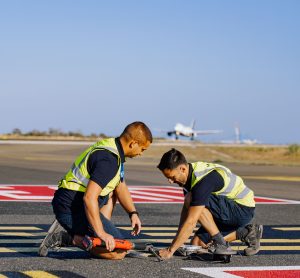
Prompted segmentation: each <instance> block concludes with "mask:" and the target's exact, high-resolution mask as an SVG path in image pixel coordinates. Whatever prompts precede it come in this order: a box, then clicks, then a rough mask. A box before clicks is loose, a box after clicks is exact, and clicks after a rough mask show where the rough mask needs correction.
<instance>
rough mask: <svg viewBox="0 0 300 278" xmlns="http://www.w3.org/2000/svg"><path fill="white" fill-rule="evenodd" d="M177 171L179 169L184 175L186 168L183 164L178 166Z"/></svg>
mask: <svg viewBox="0 0 300 278" xmlns="http://www.w3.org/2000/svg"><path fill="white" fill-rule="evenodd" d="M179 169H180V171H181V172H182V173H185V172H186V170H187V168H186V167H185V165H184V164H182V165H180V166H179Z"/></svg>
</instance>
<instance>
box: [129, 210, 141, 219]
mask: <svg viewBox="0 0 300 278" xmlns="http://www.w3.org/2000/svg"><path fill="white" fill-rule="evenodd" d="M134 214H136V215H137V216H139V213H138V212H137V211H132V212H129V213H128V216H129V218H131V217H132V215H134Z"/></svg>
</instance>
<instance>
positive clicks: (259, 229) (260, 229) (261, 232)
mask: <svg viewBox="0 0 300 278" xmlns="http://www.w3.org/2000/svg"><path fill="white" fill-rule="evenodd" d="M258 231H259V246H258V249H257V250H256V252H255V253H253V254H247V252H246V249H247V248H246V249H245V250H244V254H245V255H246V256H253V255H256V254H257V253H258V252H259V250H260V240H261V239H262V235H263V232H264V226H263V225H259V226H258Z"/></svg>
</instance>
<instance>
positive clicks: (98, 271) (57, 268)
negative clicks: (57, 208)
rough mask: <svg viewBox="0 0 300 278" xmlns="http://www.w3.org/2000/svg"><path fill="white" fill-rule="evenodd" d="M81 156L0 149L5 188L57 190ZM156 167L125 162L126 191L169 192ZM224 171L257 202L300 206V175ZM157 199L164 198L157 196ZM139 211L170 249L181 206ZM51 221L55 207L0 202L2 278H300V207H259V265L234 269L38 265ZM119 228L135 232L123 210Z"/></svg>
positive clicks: (151, 236)
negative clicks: (242, 181)
mask: <svg viewBox="0 0 300 278" xmlns="http://www.w3.org/2000/svg"><path fill="white" fill-rule="evenodd" d="M83 148H85V146H80V145H51V146H48V145H43V146H40V145H39V146H35V145H24V144H18V145H14V144H10V145H3V144H1V146H0V187H1V186H2V187H5V186H6V187H9V186H10V188H11V187H14V186H15V185H27V186H28V185H32V186H37V185H43V186H45V187H48V186H56V184H57V181H58V180H59V179H60V178H61V177H62V176H63V175H64V173H65V171H66V170H68V167H69V166H70V165H71V163H72V161H73V159H74V158H75V156H76V155H77V154H79V152H80V150H82V149H83ZM158 160H159V157H157V158H151V159H150V158H147V157H145V158H143V157H141V158H136V159H134V160H130V161H128V162H126V164H125V168H126V181H127V184H128V185H131V186H139V187H141V186H168V184H167V181H166V180H165V178H164V177H163V176H162V175H161V173H160V172H159V171H158V170H157V169H156V165H157V163H158ZM224 165H226V166H228V167H230V168H231V169H232V170H233V172H235V173H237V174H239V175H241V176H242V177H244V179H245V181H246V183H247V185H248V186H249V187H250V188H252V189H253V190H254V191H255V194H256V195H257V196H260V197H268V198H278V199H287V200H293V201H298V202H299V201H300V190H299V189H300V171H299V167H295V166H294V167H289V166H284V167H282V166H272V165H245V164H242V165H239V164H224ZM16 188H18V187H16ZM151 188H152V187H151ZM1 190H2V192H3V191H4V189H1V188H0V195H1ZM148 196H149V195H148ZM155 197H157V198H159V196H155V195H152V198H155ZM150 198H151V196H150ZM136 206H137V209H138V211H139V212H140V214H141V219H142V221H143V225H144V229H143V235H142V237H143V238H145V239H147V240H148V241H150V242H154V244H156V245H157V246H167V245H168V244H169V243H170V242H171V240H172V238H173V236H174V234H175V232H176V225H177V223H178V221H179V213H180V210H181V204H180V203H155V204H153V203H138V204H137V205H136ZM53 219H54V217H53V214H52V209H51V205H50V203H49V201H48V202H47V201H46V202H39V201H36V202H28V201H17V202H16V201H0V258H1V259H0V277H234V276H232V275H233V274H234V273H235V274H239V275H242V276H240V277H254V276H251V275H256V276H257V273H262V272H261V271H265V272H264V274H269V275H272V276H270V277H275V275H277V274H280V275H281V276H278V277H297V276H292V275H298V276H299V275H300V205H299V204H298V203H297V202H294V203H293V202H290V203H289V204H262V203H261V204H260V203H258V204H257V209H256V217H255V222H257V223H262V224H264V227H265V229H264V235H263V240H262V250H261V252H260V253H259V255H256V256H253V257H245V256H242V255H236V256H233V258H232V260H231V262H230V263H229V264H217V263H213V262H211V261H201V260H195V259H193V260H192V259H185V258H183V257H180V256H176V257H174V258H173V259H172V260H170V261H165V262H161V263H159V262H157V261H156V259H155V258H154V257H149V258H146V259H140V258H125V259H124V260H122V261H105V260H99V259H94V258H91V257H90V256H89V255H88V254H86V253H85V252H83V251H80V250H78V249H75V248H68V249H62V250H60V251H59V252H51V253H50V254H49V256H48V257H46V258H40V257H38V256H37V254H36V251H37V247H38V245H39V242H40V241H41V239H42V238H43V236H44V235H45V232H46V230H47V229H48V227H49V225H50V223H51V222H52V221H53ZM113 221H114V223H116V225H117V226H119V227H121V228H124V229H128V228H129V219H128V216H127V214H126V213H125V212H124V211H123V210H122V209H121V207H120V206H119V205H117V207H116V210H115V213H114V216H113ZM234 248H235V249H237V250H242V249H243V248H244V247H243V246H241V245H240V244H239V243H236V244H234ZM259 267H260V268H259ZM286 267H288V268H286ZM224 271H225V272H224ZM1 275H2V276H1ZM226 275H227V276H226ZM247 275H248V276H247ZM283 275H285V276H283ZM288 275H289V276H288Z"/></svg>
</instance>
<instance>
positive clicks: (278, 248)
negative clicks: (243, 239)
mask: <svg viewBox="0 0 300 278" xmlns="http://www.w3.org/2000/svg"><path fill="white" fill-rule="evenodd" d="M231 247H232V249H234V250H244V249H245V248H246V246H231ZM260 250H265V251H271V250H272V251H284V250H286V251H291V250H293V251H300V246H298V245H297V246H295V245H294V246H279V245H278V246H260Z"/></svg>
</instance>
